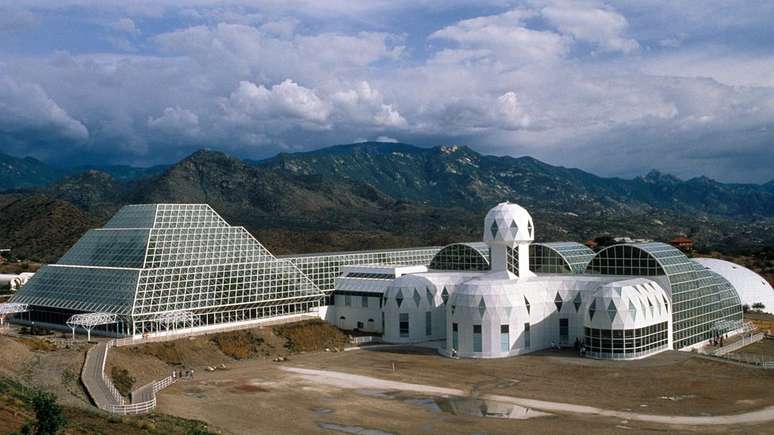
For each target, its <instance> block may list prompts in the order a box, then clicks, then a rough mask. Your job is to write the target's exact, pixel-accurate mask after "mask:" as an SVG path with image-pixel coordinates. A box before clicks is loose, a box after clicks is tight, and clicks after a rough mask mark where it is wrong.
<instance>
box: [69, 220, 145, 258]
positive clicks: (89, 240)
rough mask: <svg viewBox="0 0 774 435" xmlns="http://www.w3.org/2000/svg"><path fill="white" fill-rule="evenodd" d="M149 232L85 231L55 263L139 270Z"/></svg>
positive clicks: (122, 230)
mask: <svg viewBox="0 0 774 435" xmlns="http://www.w3.org/2000/svg"><path fill="white" fill-rule="evenodd" d="M149 234H150V230H149V229H115V230H104V229H99V230H89V231H88V232H87V233H86V234H84V235H83V237H81V238H80V240H78V242H77V243H76V244H75V245H73V247H72V248H70V250H68V251H67V252H66V253H65V254H64V255H63V256H62V258H60V259H59V261H58V262H57V264H68V265H79V266H102V267H128V268H140V267H142V264H143V260H144V259H145V247H146V246H147V244H148V235H149Z"/></svg>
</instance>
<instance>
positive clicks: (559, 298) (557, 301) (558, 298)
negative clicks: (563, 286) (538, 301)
mask: <svg viewBox="0 0 774 435" xmlns="http://www.w3.org/2000/svg"><path fill="white" fill-rule="evenodd" d="M563 302H564V301H563V300H562V296H561V295H560V294H559V292H556V297H555V298H554V305H556V311H562V303H563Z"/></svg>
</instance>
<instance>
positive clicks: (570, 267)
mask: <svg viewBox="0 0 774 435" xmlns="http://www.w3.org/2000/svg"><path fill="white" fill-rule="evenodd" d="M592 258H594V251H592V250H591V249H590V248H589V247H588V246H586V245H582V244H580V243H577V242H551V243H533V244H531V245H530V246H529V270H531V271H532V272H535V273H583V272H584V271H585V270H586V267H587V266H588V264H589V262H590V261H591V259H592Z"/></svg>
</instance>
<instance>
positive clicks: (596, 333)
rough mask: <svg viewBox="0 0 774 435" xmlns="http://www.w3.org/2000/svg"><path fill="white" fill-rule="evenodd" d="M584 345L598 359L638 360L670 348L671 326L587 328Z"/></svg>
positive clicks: (661, 324) (663, 324)
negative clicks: (611, 328)
mask: <svg viewBox="0 0 774 435" xmlns="http://www.w3.org/2000/svg"><path fill="white" fill-rule="evenodd" d="M584 343H585V345H586V348H587V351H588V353H589V355H590V356H593V357H596V358H606V359H629V358H638V357H642V356H645V355H648V354H651V353H654V352H658V351H661V350H664V349H666V348H668V347H669V324H668V323H667V322H662V323H659V324H656V325H651V326H646V327H644V328H637V329H613V330H610V329H595V328H585V334H584Z"/></svg>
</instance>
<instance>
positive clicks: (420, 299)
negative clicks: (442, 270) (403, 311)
mask: <svg viewBox="0 0 774 435" xmlns="http://www.w3.org/2000/svg"><path fill="white" fill-rule="evenodd" d="M421 301H422V297H421V296H419V292H418V291H417V289H414V303H415V304H417V306H419V303H420V302H421Z"/></svg>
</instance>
